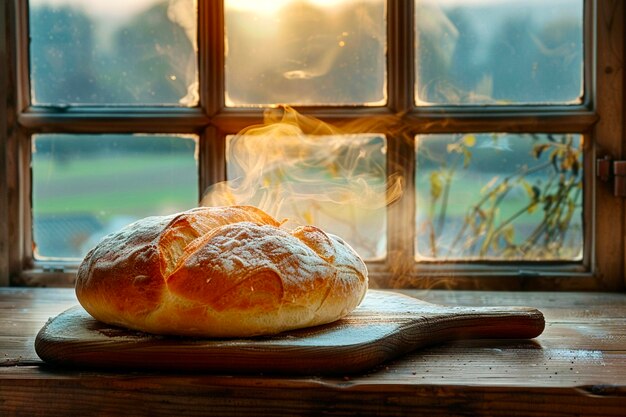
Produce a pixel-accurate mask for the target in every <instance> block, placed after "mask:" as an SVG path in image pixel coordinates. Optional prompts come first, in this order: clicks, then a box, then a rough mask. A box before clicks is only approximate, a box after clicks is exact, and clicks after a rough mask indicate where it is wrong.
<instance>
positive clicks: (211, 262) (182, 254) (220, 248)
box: [76, 206, 367, 337]
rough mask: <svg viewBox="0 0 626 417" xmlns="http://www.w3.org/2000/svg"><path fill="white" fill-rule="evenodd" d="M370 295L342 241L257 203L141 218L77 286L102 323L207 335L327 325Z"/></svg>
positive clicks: (95, 253) (107, 246)
mask: <svg viewBox="0 0 626 417" xmlns="http://www.w3.org/2000/svg"><path fill="white" fill-rule="evenodd" d="M366 289H367V270H366V268H365V265H364V264H363V262H362V260H361V259H360V258H359V256H358V255H357V254H356V253H355V252H354V250H352V248H350V247H349V246H348V245H346V244H345V242H343V241H342V240H341V239H339V238H337V237H335V236H332V235H328V234H326V233H324V232H323V231H322V230H320V229H318V228H316V227H313V226H305V227H300V228H297V229H295V230H293V231H292V232H289V231H286V230H283V229H281V228H280V223H279V222H278V221H276V220H275V219H273V218H272V217H271V216H269V215H268V214H266V213H264V212H263V211H261V210H259V209H257V208H254V207H248V206H234V207H212V208H209V207H204V208H199V209H194V210H189V211H187V212H184V213H180V214H178V215H174V216H168V217H151V218H146V219H143V220H140V221H138V222H136V223H134V224H132V225H129V226H127V227H126V228H125V229H123V230H121V231H120V232H118V233H116V234H112V235H109V236H107V237H106V238H105V239H103V241H102V242H100V243H99V244H98V246H96V247H95V248H94V249H93V250H91V251H90V252H89V253H88V254H87V256H86V257H85V260H84V261H83V263H82V264H81V266H80V267H79V271H78V279H77V283H76V294H77V297H78V299H79V301H80V303H81V304H82V305H83V307H84V308H85V309H86V310H87V311H88V312H89V313H90V314H91V315H92V316H94V317H95V318H96V319H98V320H101V321H104V322H107V323H110V324H116V325H121V326H124V327H128V328H132V329H136V330H143V331H147V332H151V333H159V334H177V335H194V336H205V337H235V336H252V335H260V334H273V333H278V332H281V331H284V330H289V329H295V328H301V327H306V326H313V325H318V324H323V323H328V322H331V321H334V320H337V319H339V318H341V317H343V316H344V315H346V314H347V313H349V312H350V311H352V310H353V309H354V308H356V306H357V305H358V304H359V303H360V301H361V300H362V298H363V296H364V295H365V291H366Z"/></svg>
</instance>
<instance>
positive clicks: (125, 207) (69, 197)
mask: <svg viewBox="0 0 626 417" xmlns="http://www.w3.org/2000/svg"><path fill="white" fill-rule="evenodd" d="M196 143H197V138H196V137H195V136H192V135H186V136H170V135H94V136H90V135H63V134H58V135H57V134H43V135H36V136H34V138H33V155H32V163H31V165H32V176H33V191H32V198H33V238H34V243H35V256H36V257H37V258H39V259H42V258H82V257H83V256H84V255H85V254H86V252H87V251H88V250H89V249H90V248H91V247H93V246H95V244H96V243H97V242H98V241H99V240H100V239H101V238H102V237H103V236H104V235H106V234H108V233H112V232H115V231H117V230H118V229H120V228H121V227H123V226H124V225H126V224H128V223H131V222H133V221H135V220H138V219H140V218H143V217H147V216H154V215H163V214H171V213H176V212H179V211H182V210H186V209H190V208H192V207H196V206H197V205H198V168H197V161H196V158H195V154H196Z"/></svg>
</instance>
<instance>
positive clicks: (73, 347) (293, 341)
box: [35, 290, 544, 375]
mask: <svg viewBox="0 0 626 417" xmlns="http://www.w3.org/2000/svg"><path fill="white" fill-rule="evenodd" d="M543 329H544V317H543V315H542V314H541V312H540V311H538V310H537V309H533V308H525V307H445V306H439V305H435V304H431V303H427V302H424V301H420V300H417V299H415V298H412V297H407V296H405V295H402V294H398V293H393V292H385V291H375V290H370V291H368V293H367V295H366V297H365V300H364V301H363V303H362V304H361V305H360V306H359V307H358V308H357V309H356V310H355V311H354V312H353V313H351V314H350V315H349V316H348V317H346V318H344V319H341V320H339V321H337V322H334V323H331V324H328V325H324V326H317V327H312V328H307V329H301V330H297V331H290V332H285V333H281V334H279V335H276V336H273V337H258V338H247V339H204V340H203V339H193V338H174V337H160V336H154V335H149V334H146V333H140V332H132V331H129V330H126V329H122V328H118V327H113V326H109V325H106V324H103V323H100V322H98V321H96V320H94V319H93V318H92V317H91V316H89V314H88V313H87V312H85V310H84V309H83V308H82V307H80V306H78V307H75V308H72V309H70V310H67V311H65V312H64V313H62V314H60V315H59V316H57V317H55V318H54V319H52V320H51V321H49V322H48V323H47V324H46V325H45V326H44V327H43V329H42V330H41V331H40V332H39V334H38V335H37V339H36V341H35V349H36V351H37V354H38V355H39V356H40V357H41V358H42V359H44V360H45V361H46V362H49V363H53V364H57V365H65V366H78V367H82V368H85V367H88V368H93V367H97V368H119V369H126V370H160V371H165V370H166V371H196V372H206V371H209V372H234V373H242V372H263V373H287V374H294V375H296V374H304V375H311V374H313V375H320V374H326V375H328V374H348V373H355V372H364V371H367V370H370V369H371V368H373V367H375V366H377V365H380V364H382V363H384V362H386V361H388V360H390V359H393V358H396V357H398V356H400V355H402V354H404V353H406V352H410V351H412V350H415V349H418V348H422V347H425V346H430V345H434V344H439V343H443V342H447V341H450V340H458V339H471V338H500V339H502V338H519V339H527V338H534V337H537V336H539V335H540V334H541V332H542V331H543Z"/></svg>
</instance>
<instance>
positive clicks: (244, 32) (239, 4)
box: [225, 0, 386, 106]
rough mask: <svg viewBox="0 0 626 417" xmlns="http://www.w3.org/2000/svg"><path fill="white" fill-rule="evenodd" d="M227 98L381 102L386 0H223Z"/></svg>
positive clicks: (240, 102)
mask: <svg viewBox="0 0 626 417" xmlns="http://www.w3.org/2000/svg"><path fill="white" fill-rule="evenodd" d="M225 8H226V35H227V36H226V105H227V106H262V105H271V104H301V105H323V104H335V105H368V106H374V105H384V104H385V103H386V92H385V77H386V73H385V71H386V63H385V60H386V58H385V49H386V28H385V2H384V0H340V1H334V0H333V1H331V0H265V1H263V0H225Z"/></svg>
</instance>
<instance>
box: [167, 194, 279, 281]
mask: <svg viewBox="0 0 626 417" xmlns="http://www.w3.org/2000/svg"><path fill="white" fill-rule="evenodd" d="M242 221H249V222H253V223H256V224H270V225H273V226H280V223H279V222H277V221H276V220H275V219H274V218H272V217H271V216H269V215H268V214H266V213H265V212H263V211H261V210H259V209H258V208H256V207H252V206H233V207H199V208H196V209H193V210H189V211H187V212H184V213H181V214H179V215H178V216H176V217H175V218H174V219H173V220H172V221H171V223H170V224H169V225H167V227H166V228H165V230H164V231H163V233H162V235H161V237H160V239H159V250H160V251H161V252H162V253H163V257H162V260H163V262H162V264H161V270H162V273H163V276H164V277H165V278H167V277H168V276H169V275H170V274H171V273H172V272H173V271H174V269H176V267H177V266H178V265H179V264H180V261H181V257H183V256H184V255H185V254H188V253H190V252H192V251H193V246H190V247H189V249H186V248H187V247H188V246H189V245H190V244H192V243H194V244H195V246H196V247H199V246H200V245H201V244H202V242H201V241H200V242H194V240H196V239H198V238H201V239H202V238H206V237H207V234H208V233H210V232H212V231H213V230H214V229H215V228H217V227H219V226H223V225H226V224H230V223H236V222H242Z"/></svg>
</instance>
